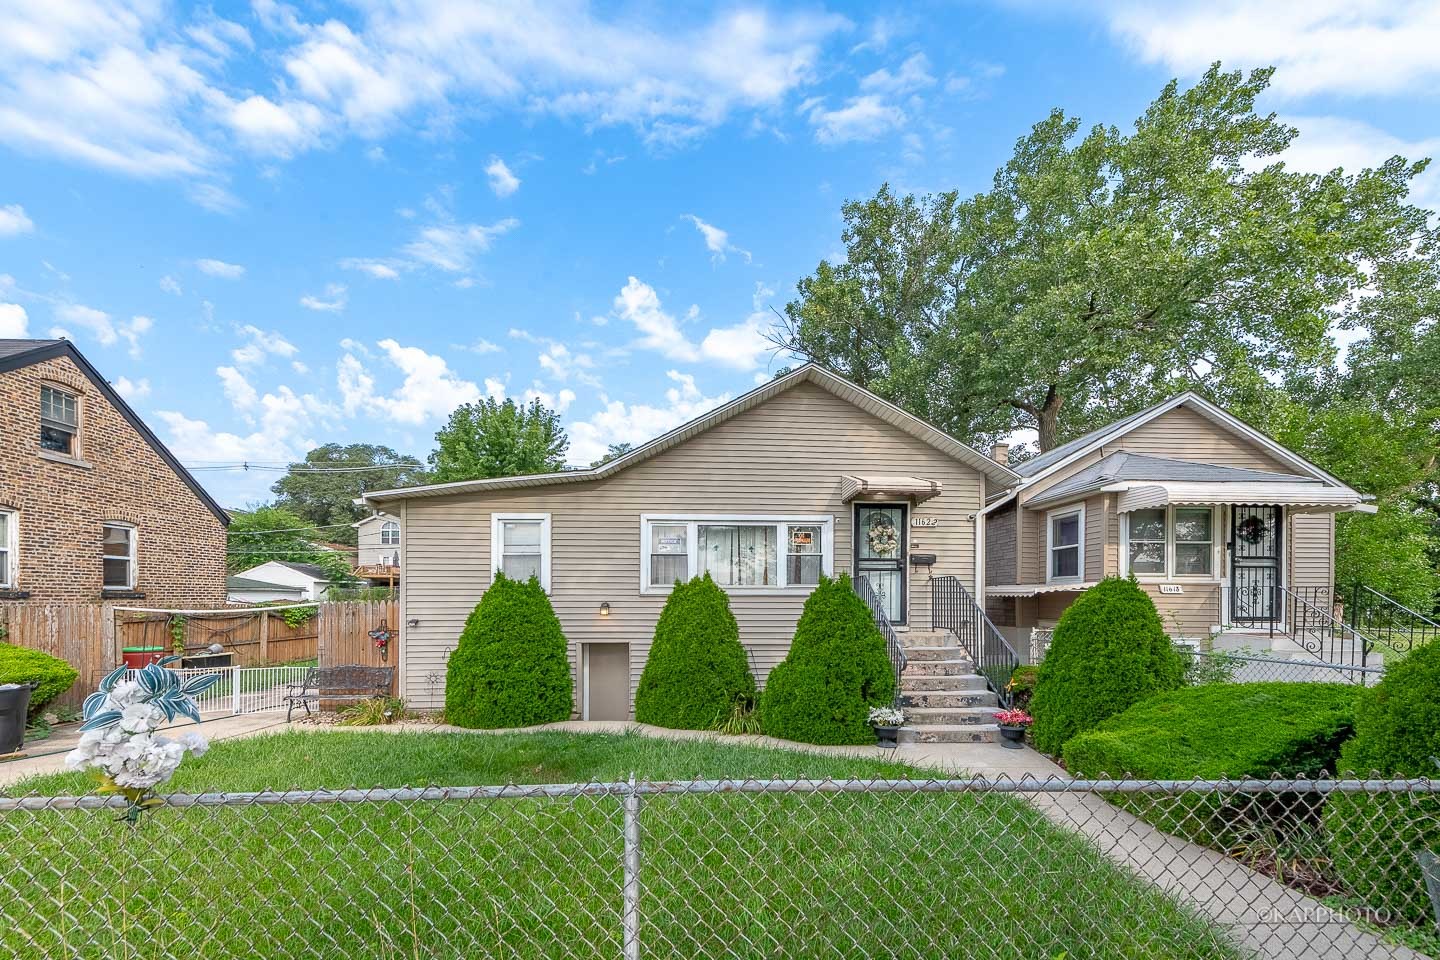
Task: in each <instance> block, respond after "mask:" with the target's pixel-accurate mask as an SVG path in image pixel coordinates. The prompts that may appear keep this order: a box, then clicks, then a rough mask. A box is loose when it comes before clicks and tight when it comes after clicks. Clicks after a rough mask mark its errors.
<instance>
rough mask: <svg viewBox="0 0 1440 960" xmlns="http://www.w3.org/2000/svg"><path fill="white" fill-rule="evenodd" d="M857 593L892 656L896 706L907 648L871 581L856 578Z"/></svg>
mask: <svg viewBox="0 0 1440 960" xmlns="http://www.w3.org/2000/svg"><path fill="white" fill-rule="evenodd" d="M850 582H851V584H853V585H854V587H855V592H856V593H857V594H858V595H859V596H860V599H861V600H862V601H864V603H865V606H866V607H868V608H869V609H870V616H871V618H872V619H874V621H875V628H876V629H877V630H879V631H880V634H881V636H883V637H884V638H885V652H886V653H887V654H889V656H890V666H891V669H893V670H894V671H895V701H894V705H896V706H898V705H899V703H900V674H902V673H904V671H905V662H906V661H905V648H904V646H902V645H901V643H900V637H899V636H898V635H897V634H896V633H895V627H894V625H893V624H891V622H890V618H889V617H888V616H886V614H885V604H884V602H883V601H882V600H881V599H880V596H879V594H877V593H876V592H875V588H874V587H873V586H872V585H871V584H870V581H869V580H868V579H867V578H865V577H863V576H859V577H855V578H853V579H852V580H851V581H850Z"/></svg>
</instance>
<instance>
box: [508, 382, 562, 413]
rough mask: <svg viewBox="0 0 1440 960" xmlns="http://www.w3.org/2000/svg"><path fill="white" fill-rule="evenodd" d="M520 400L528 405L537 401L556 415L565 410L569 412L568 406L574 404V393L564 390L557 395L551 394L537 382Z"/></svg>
mask: <svg viewBox="0 0 1440 960" xmlns="http://www.w3.org/2000/svg"><path fill="white" fill-rule="evenodd" d="M520 399H521V400H522V401H524V402H525V403H530V402H531V401H532V400H539V401H540V403H541V404H543V405H544V406H546V407H549V408H550V409H551V410H554V411H555V412H556V413H564V412H565V411H566V410H569V409H570V405H571V404H572V403H574V402H575V391H574V390H571V389H569V388H566V389H563V390H561V391H560V392H559V393H551V392H549V391H548V390H546V389H545V386H544V384H542V383H541V382H540V381H539V380H537V381H535V385H534V386H533V387H531V388H530V389H528V390H526V391H525V394H524V395H523V396H522V397H521V398H520Z"/></svg>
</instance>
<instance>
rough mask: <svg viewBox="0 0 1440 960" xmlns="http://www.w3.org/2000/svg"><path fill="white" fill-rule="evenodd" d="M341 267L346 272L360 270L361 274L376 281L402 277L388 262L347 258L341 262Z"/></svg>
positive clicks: (394, 266)
mask: <svg viewBox="0 0 1440 960" xmlns="http://www.w3.org/2000/svg"><path fill="white" fill-rule="evenodd" d="M340 267H341V268H342V269H344V270H358V271H360V272H361V273H368V274H369V275H370V276H372V277H374V278H375V279H376V280H394V279H395V278H396V277H398V276H400V271H399V269H397V268H396V265H395V264H394V263H392V262H390V261H386V260H373V259H369V258H366V257H347V258H345V259H344V260H341V261H340Z"/></svg>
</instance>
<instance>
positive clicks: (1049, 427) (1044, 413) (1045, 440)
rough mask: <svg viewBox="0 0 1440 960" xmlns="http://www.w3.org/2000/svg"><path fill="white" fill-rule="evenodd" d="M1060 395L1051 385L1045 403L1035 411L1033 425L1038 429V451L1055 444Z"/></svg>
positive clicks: (1042, 451)
mask: <svg viewBox="0 0 1440 960" xmlns="http://www.w3.org/2000/svg"><path fill="white" fill-rule="evenodd" d="M1063 402H1064V401H1062V400H1061V399H1060V395H1059V394H1058V393H1056V392H1055V388H1054V386H1051V387H1050V389H1049V391H1048V392H1046V394H1045V405H1044V406H1043V407H1041V408H1040V409H1039V410H1037V411H1036V413H1035V425H1036V428H1037V429H1038V430H1039V431H1040V452H1041V453H1044V452H1045V451H1047V450H1051V449H1053V448H1054V447H1056V446H1057V444H1056V442H1055V438H1056V434H1057V433H1058V432H1059V429H1060V405H1061V404H1062V403H1063Z"/></svg>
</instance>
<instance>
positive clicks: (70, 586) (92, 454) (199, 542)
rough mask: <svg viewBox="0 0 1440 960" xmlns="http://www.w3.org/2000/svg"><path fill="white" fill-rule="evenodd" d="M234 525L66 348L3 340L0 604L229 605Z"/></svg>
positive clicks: (74, 352) (64, 343)
mask: <svg viewBox="0 0 1440 960" xmlns="http://www.w3.org/2000/svg"><path fill="white" fill-rule="evenodd" d="M229 522H230V518H229V517H228V516H227V515H226V513H225V511H224V510H222V509H221V508H220V506H219V504H217V503H216V502H215V501H214V500H213V499H212V498H211V497H210V495H209V494H208V493H206V492H205V489H204V488H203V487H201V486H200V484H199V483H198V482H197V481H196V480H195V478H194V477H193V476H191V475H190V473H189V471H187V470H186V469H185V468H184V467H183V466H181V465H180V461H178V460H177V459H176V458H175V456H174V454H172V453H171V452H170V451H169V450H168V449H166V447H165V445H164V444H163V443H161V442H160V439H159V438H158V437H156V436H155V434H154V433H153V432H152V431H151V430H150V428H149V427H147V426H146V425H145V422H144V421H143V420H141V419H140V417H139V416H138V415H137V414H136V413H135V411H134V410H132V409H130V405H129V404H127V403H126V402H125V400H124V399H123V398H122V397H121V396H120V395H119V394H118V393H116V391H115V389H114V388H113V387H111V386H110V384H109V383H107V382H106V381H105V378H104V377H103V376H101V375H100V373H99V371H97V370H96V369H95V368H94V367H93V366H91V364H90V362H89V361H88V360H86V359H85V357H83V356H82V355H81V354H80V351H79V350H77V349H75V345H74V344H72V343H70V342H69V341H67V340H0V600H11V601H32V602H39V603H52V602H57V601H58V602H80V601H97V602H98V601H106V600H125V601H138V600H143V601H144V602H145V603H146V604H147V605H149V606H158V605H204V604H218V603H222V602H224V600H225V596H226V592H225V528H226V527H227V526H228V525H229Z"/></svg>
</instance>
